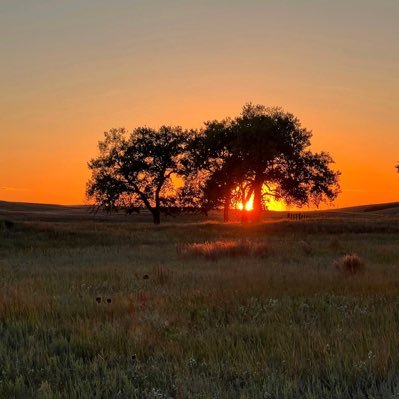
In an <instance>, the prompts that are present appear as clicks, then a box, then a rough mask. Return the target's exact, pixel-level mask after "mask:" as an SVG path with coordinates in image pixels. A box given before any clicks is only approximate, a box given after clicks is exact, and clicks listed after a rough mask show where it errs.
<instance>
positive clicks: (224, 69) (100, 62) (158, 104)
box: [0, 0, 399, 207]
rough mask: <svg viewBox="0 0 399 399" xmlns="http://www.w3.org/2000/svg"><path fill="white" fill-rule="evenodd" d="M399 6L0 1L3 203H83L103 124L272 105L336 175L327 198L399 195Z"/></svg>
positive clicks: (234, 0) (186, 122) (380, 0)
mask: <svg viewBox="0 0 399 399" xmlns="http://www.w3.org/2000/svg"><path fill="white" fill-rule="evenodd" d="M398 19H399V1H397V0H336V1H330V0H317V1H316V0H263V1H261V0H195V1H194V0H193V1H190V0H185V1H183V0H113V1H109V0H68V1H67V0H62V1H61V0H18V1H16V0H0V37H1V40H0V54H1V62H0V87H1V92H0V93H1V94H0V200H6V201H23V202H41V203H57V204H81V203H85V202H86V199H85V187H86V181H87V180H88V178H89V177H90V174H89V171H88V168H87V162H88V161H89V160H90V159H91V158H92V157H95V156H96V154H97V142H98V141H99V140H101V139H102V137H103V132H104V131H106V130H108V129H110V128H112V127H126V128H127V129H129V130H132V129H134V128H135V127H137V126H142V125H146V126H152V127H159V126H160V125H162V124H168V125H181V126H183V127H185V128H191V127H192V128H199V127H201V125H202V123H203V122H204V121H205V120H210V119H215V118H216V119H219V118H223V117H225V116H232V117H234V116H235V115H237V114H238V113H239V112H240V111H241V108H242V106H243V104H244V103H246V102H253V103H260V104H264V105H267V106H275V105H276V106H282V107H283V108H284V109H285V110H286V111H289V112H292V113H293V114H295V115H296V116H297V117H298V118H299V119H300V120H301V122H302V124H303V126H305V127H306V128H308V129H310V130H312V131H313V134H314V136H313V140H312V150H314V151H320V150H325V151H328V152H329V153H330V154H331V155H332V157H333V158H334V160H335V162H336V163H335V165H334V168H336V169H339V170H340V171H341V172H342V176H341V188H342V193H341V194H340V196H339V197H338V199H337V200H336V201H335V204H334V206H336V207H343V206H351V205H357V204H367V203H382V202H391V201H398V200H399V175H398V174H397V173H396V171H395V168H394V166H395V164H396V163H397V161H399V132H398V128H399V24H398V23H397V21H398Z"/></svg>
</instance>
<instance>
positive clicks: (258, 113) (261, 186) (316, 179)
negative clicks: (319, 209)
mask: <svg viewBox="0 0 399 399" xmlns="http://www.w3.org/2000/svg"><path fill="white" fill-rule="evenodd" d="M201 133H202V134H201V137H202V139H201V140H198V141H197V144H198V145H199V147H200V150H199V151H197V152H196V153H195V155H196V156H195V157H194V159H197V167H198V168H199V169H201V168H206V169H207V170H208V171H209V173H208V177H207V180H206V182H205V183H204V192H205V201H204V202H205V205H206V206H208V207H215V206H216V207H217V206H220V205H221V204H223V206H224V209H225V220H227V219H228V217H226V212H228V209H229V208H230V202H231V200H232V198H233V197H234V196H236V201H237V200H239V201H241V203H244V204H245V203H246V202H247V201H248V200H249V198H251V197H252V196H253V200H254V211H253V213H254V216H255V218H257V217H259V216H260V214H261V211H262V209H263V208H265V206H266V204H267V198H268V197H274V198H276V199H278V200H284V201H285V202H286V203H288V204H294V205H296V206H303V205H305V204H310V203H312V204H314V205H316V206H317V205H319V204H320V202H321V201H332V200H334V199H335V197H336V196H337V194H338V193H339V185H338V177H339V172H335V171H333V170H332V169H331V168H330V164H331V163H333V160H332V158H331V157H330V155H329V154H328V153H326V152H321V153H313V152H311V151H310V149H309V147H310V139H311V137H312V133H311V132H310V131H308V130H306V129H305V128H302V126H301V124H300V121H299V120H298V119H297V118H296V117H295V116H294V115H292V114H290V113H286V112H284V111H283V110H282V109H281V108H266V107H264V106H262V105H252V104H247V105H245V106H244V108H243V110H242V113H241V114H240V115H239V116H238V117H236V118H234V119H225V120H223V121H220V122H218V121H212V122H208V123H206V124H205V128H204V129H203V131H202V132H201ZM237 196H238V199H237Z"/></svg>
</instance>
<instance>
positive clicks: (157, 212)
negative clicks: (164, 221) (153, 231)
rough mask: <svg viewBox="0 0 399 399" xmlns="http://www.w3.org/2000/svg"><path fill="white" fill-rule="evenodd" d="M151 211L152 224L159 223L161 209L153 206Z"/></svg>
mask: <svg viewBox="0 0 399 399" xmlns="http://www.w3.org/2000/svg"><path fill="white" fill-rule="evenodd" d="M151 213H152V220H153V221H154V224H161V211H160V210H159V208H153V209H152V211H151Z"/></svg>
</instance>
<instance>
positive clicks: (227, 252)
mask: <svg viewBox="0 0 399 399" xmlns="http://www.w3.org/2000/svg"><path fill="white" fill-rule="evenodd" d="M176 250H177V253H178V254H179V255H181V256H184V257H203V258H205V259H208V260H218V259H220V258H224V257H237V256H265V255H267V254H268V253H269V252H270V248H269V246H268V245H267V244H266V243H264V242H253V241H249V240H239V241H214V242H204V243H193V244H178V245H177V246H176Z"/></svg>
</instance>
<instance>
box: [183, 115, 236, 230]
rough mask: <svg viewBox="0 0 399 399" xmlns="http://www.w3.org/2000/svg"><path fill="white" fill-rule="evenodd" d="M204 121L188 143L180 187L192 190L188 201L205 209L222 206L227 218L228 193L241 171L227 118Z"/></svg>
mask: <svg viewBox="0 0 399 399" xmlns="http://www.w3.org/2000/svg"><path fill="white" fill-rule="evenodd" d="M204 125H205V126H204V129H202V130H201V131H200V132H197V135H196V137H195V138H194V139H193V140H192V141H191V143H190V146H189V152H190V163H189V165H188V167H187V169H186V171H187V179H186V185H185V187H184V189H183V190H184V192H189V191H190V190H191V192H192V193H194V192H195V193H196V195H195V196H194V197H191V201H196V203H197V204H199V206H200V207H201V209H202V210H203V211H204V212H205V213H206V212H207V211H208V210H210V209H215V208H220V207H222V208H223V210H224V211H223V214H224V221H225V222H227V221H228V220H229V208H230V205H231V200H232V193H233V191H234V189H235V187H236V185H237V184H239V183H240V182H241V175H242V173H241V172H240V165H241V163H240V162H239V160H238V159H236V158H235V152H234V149H233V147H232V146H233V145H234V140H233V138H232V137H231V135H232V131H231V128H230V127H231V120H230V119H224V120H222V121H208V122H205V124H204ZM194 187H195V189H194Z"/></svg>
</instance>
